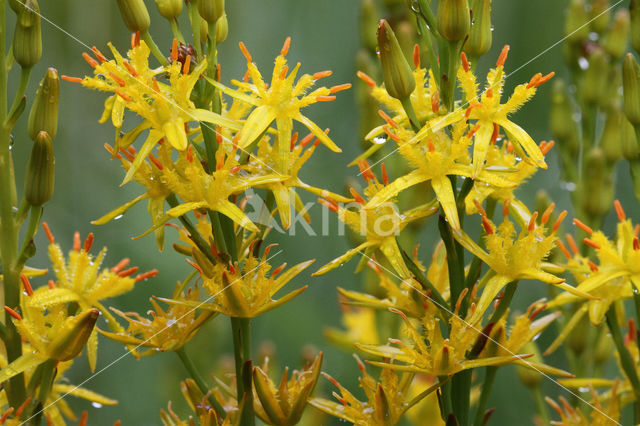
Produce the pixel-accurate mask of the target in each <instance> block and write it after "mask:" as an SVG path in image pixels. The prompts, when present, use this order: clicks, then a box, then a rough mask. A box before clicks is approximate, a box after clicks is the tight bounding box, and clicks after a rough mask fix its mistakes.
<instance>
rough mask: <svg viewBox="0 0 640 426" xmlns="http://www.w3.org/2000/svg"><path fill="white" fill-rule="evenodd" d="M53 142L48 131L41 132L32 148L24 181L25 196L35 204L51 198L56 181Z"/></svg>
mask: <svg viewBox="0 0 640 426" xmlns="http://www.w3.org/2000/svg"><path fill="white" fill-rule="evenodd" d="M54 163H55V159H54V157H53V143H52V142H51V137H50V136H49V135H48V134H47V132H40V133H39V134H38V136H37V138H36V142H35V144H34V145H33V148H32V149H31V157H29V163H28V164H27V173H26V178H25V182H24V193H25V198H26V199H27V201H28V202H29V204H31V205H33V206H41V205H42V204H44V203H46V202H47V201H49V200H50V199H51V196H52V195H53V181H54Z"/></svg>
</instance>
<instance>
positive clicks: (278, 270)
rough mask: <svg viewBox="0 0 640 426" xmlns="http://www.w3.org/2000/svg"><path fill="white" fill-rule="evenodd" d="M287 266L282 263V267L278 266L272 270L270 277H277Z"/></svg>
mask: <svg viewBox="0 0 640 426" xmlns="http://www.w3.org/2000/svg"><path fill="white" fill-rule="evenodd" d="M286 266H287V262H285V263H283V264H282V265H280V266H278V267H277V268H276V269H274V270H273V272H272V273H271V277H272V278H273V277H275V276H276V275H278V274H279V273H280V272H282V271H283V270H284V268H286Z"/></svg>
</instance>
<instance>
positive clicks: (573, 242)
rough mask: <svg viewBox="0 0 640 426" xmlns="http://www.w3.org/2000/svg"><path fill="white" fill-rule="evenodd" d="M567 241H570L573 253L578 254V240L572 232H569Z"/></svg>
mask: <svg viewBox="0 0 640 426" xmlns="http://www.w3.org/2000/svg"><path fill="white" fill-rule="evenodd" d="M567 242H568V243H569V248H570V249H571V251H572V252H573V254H578V253H579V252H580V250H578V245H577V244H576V240H574V239H573V236H572V235H571V234H567Z"/></svg>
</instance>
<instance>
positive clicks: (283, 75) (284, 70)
mask: <svg viewBox="0 0 640 426" xmlns="http://www.w3.org/2000/svg"><path fill="white" fill-rule="evenodd" d="M288 72H289V67H288V66H287V65H285V66H284V67H282V71H280V75H279V76H278V78H279V79H280V80H284V79H285V78H286V77H287V73H288Z"/></svg>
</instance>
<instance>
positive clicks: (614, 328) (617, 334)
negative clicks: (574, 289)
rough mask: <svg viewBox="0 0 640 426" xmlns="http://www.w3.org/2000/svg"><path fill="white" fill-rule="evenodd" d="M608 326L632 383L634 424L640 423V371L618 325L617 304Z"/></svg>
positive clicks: (611, 311)
mask: <svg viewBox="0 0 640 426" xmlns="http://www.w3.org/2000/svg"><path fill="white" fill-rule="evenodd" d="M607 326H608V327H609V331H610V332H611V337H612V338H613V343H614V344H615V345H616V349H617V351H618V355H619V356H620V364H621V365H622V369H623V370H624V373H625V375H626V376H627V378H628V379H629V382H630V383H631V387H632V389H633V395H634V398H635V401H634V403H633V420H634V421H633V424H638V423H640V380H638V372H637V370H636V364H635V362H634V361H633V358H631V354H629V351H628V350H627V348H626V346H625V345H624V339H623V338H622V332H621V331H620V326H619V325H618V313H617V308H616V304H615V303H613V304H611V307H610V308H609V310H608V311H607Z"/></svg>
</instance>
